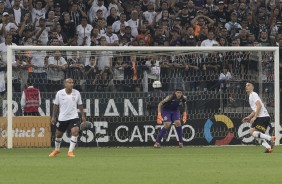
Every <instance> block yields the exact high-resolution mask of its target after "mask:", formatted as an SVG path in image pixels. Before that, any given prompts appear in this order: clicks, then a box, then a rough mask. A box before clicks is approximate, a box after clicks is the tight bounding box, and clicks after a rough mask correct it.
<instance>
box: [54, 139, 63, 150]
mask: <svg viewBox="0 0 282 184" xmlns="http://www.w3.org/2000/svg"><path fill="white" fill-rule="evenodd" d="M61 142H62V138H56V139H55V150H60V147H61Z"/></svg>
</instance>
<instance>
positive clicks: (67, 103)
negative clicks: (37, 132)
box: [54, 89, 82, 121]
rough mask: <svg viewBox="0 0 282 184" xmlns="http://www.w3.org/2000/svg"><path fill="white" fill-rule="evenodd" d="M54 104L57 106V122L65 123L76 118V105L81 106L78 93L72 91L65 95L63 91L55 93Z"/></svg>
mask: <svg viewBox="0 0 282 184" xmlns="http://www.w3.org/2000/svg"><path fill="white" fill-rule="evenodd" d="M54 104H56V105H58V106H59V109H60V113H59V118H58V120H59V121H67V120H71V119H75V118H78V113H77V105H82V100H81V96H80V92H79V91H77V90H75V89H73V90H72V93H71V94H69V95H68V94H67V93H66V91H65V89H62V90H60V91H58V92H57V94H56V98H55V102H54Z"/></svg>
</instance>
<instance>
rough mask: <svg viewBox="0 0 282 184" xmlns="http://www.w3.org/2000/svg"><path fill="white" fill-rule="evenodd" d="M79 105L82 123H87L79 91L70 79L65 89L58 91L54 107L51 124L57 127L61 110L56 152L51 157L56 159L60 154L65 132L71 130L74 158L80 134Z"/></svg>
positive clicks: (71, 151) (70, 153) (70, 150)
mask: <svg viewBox="0 0 282 184" xmlns="http://www.w3.org/2000/svg"><path fill="white" fill-rule="evenodd" d="M77 105H78V107H79V110H80V113H81V119H82V122H83V123H84V122H85V114H84V112H83V104H82V100H81V96H80V93H79V91H77V90H75V89H73V80H72V79H71V78H68V79H66V80H65V88H64V89H62V90H60V91H58V92H57V94H56V97H55V102H54V106H53V115H52V119H51V123H52V124H53V125H55V122H56V115H57V112H58V109H59V117H58V122H57V124H56V139H55V150H54V151H53V152H52V153H51V154H50V155H49V156H50V157H54V156H55V155H57V154H59V153H60V145H61V142H62V137H63V134H64V132H65V131H66V130H67V129H68V128H71V139H70V147H69V151H68V156H69V157H74V154H73V150H74V147H75V145H76V142H77V137H78V134H79V117H78V113H77Z"/></svg>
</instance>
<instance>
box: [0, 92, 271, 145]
mask: <svg viewBox="0 0 282 184" xmlns="http://www.w3.org/2000/svg"><path fill="white" fill-rule="evenodd" d="M20 95H21V94H15V95H13V97H16V96H18V97H20ZM81 95H82V99H83V103H84V111H85V114H86V116H87V121H90V122H92V123H93V127H92V128H91V129H90V130H88V131H84V132H83V133H82V134H81V136H80V137H79V140H78V146H90V147H93V146H152V145H153V143H154V142H155V140H156V137H157V133H158V132H159V131H160V129H161V128H162V125H157V124H156V116H155V115H152V113H154V110H152V109H151V111H153V112H148V108H147V106H148V104H149V103H150V102H152V99H151V97H149V96H151V94H148V93H82V94H81ZM166 95H168V94H163V95H159V96H158V97H155V98H154V99H153V100H154V101H155V102H158V101H160V100H161V99H163V98H164V97H165V96H166ZM54 97H55V94H54V93H42V105H41V107H40V109H39V110H40V114H41V116H50V112H52V105H53V104H52V102H53V99H54ZM189 98H192V97H190V96H188V107H189V109H193V111H194V114H197V112H201V113H199V114H200V116H196V117H197V118H190V119H188V121H187V123H186V124H184V125H183V127H182V128H183V141H184V145H226V144H232V145H234V144H251V143H253V141H254V140H253V138H252V137H251V136H250V135H249V132H248V130H249V127H250V124H249V123H244V124H242V123H241V120H242V114H234V113H232V114H228V113H225V114H216V113H214V114H213V113H211V112H218V108H219V103H220V102H219V101H217V100H208V101H207V100H206V98H205V99H202V98H201V96H200V95H199V97H197V96H193V98H192V99H195V98H197V103H195V100H192V99H189ZM215 99H216V98H215ZM6 103H7V102H6V100H3V101H2V103H1V104H2V106H1V107H0V108H1V109H0V110H1V112H2V114H3V115H5V114H6V111H5V110H6ZM203 104H204V106H203ZM203 110H206V111H207V112H209V113H206V114H204V113H202V111H203ZM13 113H14V115H15V116H21V113H22V112H21V108H20V99H16V98H15V99H14V101H13ZM199 114H198V115H199ZM189 117H193V116H192V115H191V114H190V115H189ZM51 130H52V131H51V132H52V136H51V141H52V144H54V132H55V127H52V129H51ZM268 131H269V130H268ZM69 137H70V136H69V133H66V134H65V135H64V137H63V145H65V146H67V145H69V144H68V142H69ZM162 141H163V145H177V141H178V136H177V133H176V130H175V127H174V125H172V127H171V128H170V129H169V130H168V131H167V134H166V137H165V138H164V139H163V140H162Z"/></svg>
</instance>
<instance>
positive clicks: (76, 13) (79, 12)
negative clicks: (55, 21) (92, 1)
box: [70, 2, 87, 27]
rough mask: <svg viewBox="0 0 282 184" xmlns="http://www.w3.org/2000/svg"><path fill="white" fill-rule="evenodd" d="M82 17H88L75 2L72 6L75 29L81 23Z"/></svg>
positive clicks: (71, 13)
mask: <svg viewBox="0 0 282 184" xmlns="http://www.w3.org/2000/svg"><path fill="white" fill-rule="evenodd" d="M81 17H87V15H86V14H85V12H83V11H82V9H81V7H80V6H79V5H78V4H77V2H73V3H72V4H71V11H70V19H71V21H72V22H74V25H75V27H77V26H78V25H79V24H80V23H81Z"/></svg>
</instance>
